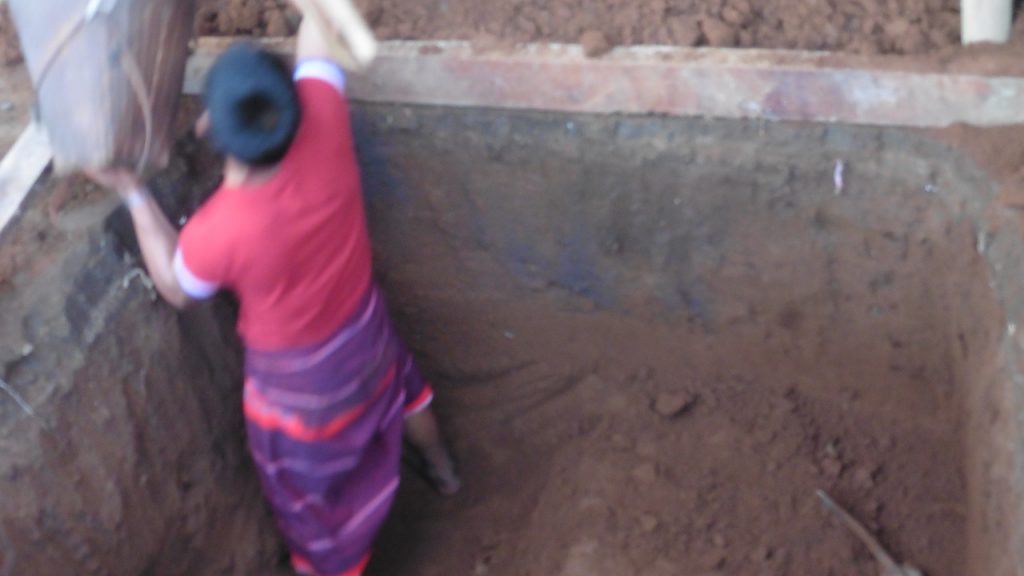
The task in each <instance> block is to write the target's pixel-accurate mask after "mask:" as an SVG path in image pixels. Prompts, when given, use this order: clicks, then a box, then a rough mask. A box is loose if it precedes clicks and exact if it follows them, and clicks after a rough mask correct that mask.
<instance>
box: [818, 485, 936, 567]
mask: <svg viewBox="0 0 1024 576" xmlns="http://www.w3.org/2000/svg"><path fill="white" fill-rule="evenodd" d="M817 494H818V498H820V499H821V502H822V504H824V505H825V508H826V509H827V510H828V511H829V512H831V513H832V514H835V516H836V518H838V519H839V521H840V522H841V523H842V524H843V525H844V526H846V528H847V529H848V530H849V531H850V532H853V535H854V536H856V537H857V539H858V540H860V541H861V542H863V543H864V546H866V547H867V549H868V550H869V551H870V552H871V555H872V556H874V557H875V561H877V562H878V567H879V569H880V572H879V574H880V576H924V572H921V571H920V570H918V569H917V568H914V567H913V566H911V565H909V564H897V563H896V561H895V560H893V558H892V556H891V555H890V554H889V553H888V552H887V551H886V550H885V548H883V547H882V544H881V543H880V542H879V541H878V538H875V537H874V536H872V535H871V533H870V532H868V530H867V528H865V527H864V525H863V524H861V523H860V522H858V521H857V520H856V519H855V518H854V517H853V516H850V513H849V512H847V511H846V510H844V509H843V508H842V507H841V506H840V505H839V504H836V502H835V500H833V499H832V498H831V497H830V496H829V495H828V494H826V493H825V491H824V490H818V492H817Z"/></svg>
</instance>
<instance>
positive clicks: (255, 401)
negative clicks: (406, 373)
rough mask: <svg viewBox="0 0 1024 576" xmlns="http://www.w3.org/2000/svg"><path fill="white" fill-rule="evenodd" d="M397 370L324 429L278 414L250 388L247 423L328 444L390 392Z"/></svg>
mask: <svg viewBox="0 0 1024 576" xmlns="http://www.w3.org/2000/svg"><path fill="white" fill-rule="evenodd" d="M395 373H396V367H395V366H392V367H391V368H390V369H389V370H388V372H387V374H385V375H384V378H383V379H382V380H381V382H380V384H378V385H377V389H376V390H375V391H374V393H373V396H372V397H370V398H369V399H368V400H366V401H365V402H363V403H362V404H360V405H358V406H355V407H353V408H350V409H349V410H346V411H345V412H342V413H341V414H339V415H337V416H335V417H334V418H332V419H331V420H330V421H329V422H328V423H327V424H324V425H323V426H309V425H307V424H306V423H305V422H303V421H302V419H301V418H299V417H298V416H296V415H290V416H286V415H284V414H281V413H279V412H278V411H277V410H276V409H275V408H274V407H273V406H272V405H270V404H269V403H268V402H267V400H266V399H265V398H264V397H263V396H262V395H261V394H260V393H259V392H258V391H257V390H256V387H255V386H251V387H249V389H248V390H247V391H246V394H245V401H244V402H243V406H244V410H245V417H246V419H247V420H248V421H249V422H251V423H252V424H255V425H256V426H259V427H260V428H263V429H264V430H278V431H280V432H281V433H283V434H285V435H287V436H289V437H291V438H293V439H295V440H300V441H302V442H315V441H317V440H326V439H327V438H331V437H332V436H334V435H336V434H337V433H339V432H341V431H342V430H344V429H345V428H346V427H347V426H348V425H349V424H351V423H352V422H354V421H355V420H356V419H357V418H359V417H360V416H362V415H363V413H364V412H366V410H367V408H369V407H370V406H372V405H373V403H374V402H376V401H377V400H378V399H380V397H381V396H382V395H383V394H384V392H386V391H387V390H388V387H389V385H390V384H391V383H392V381H394V379H395Z"/></svg>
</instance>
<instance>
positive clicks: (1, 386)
mask: <svg viewBox="0 0 1024 576" xmlns="http://www.w3.org/2000/svg"><path fill="white" fill-rule="evenodd" d="M0 390H3V391H4V392H7V394H8V395H9V396H10V397H11V398H14V401H15V402H17V403H18V406H20V407H21V409H22V410H24V411H25V414H28V415H29V416H31V417H33V418H39V415H38V414H36V411H35V410H33V409H32V405H31V404H29V403H28V402H26V401H25V399H24V398H22V397H21V394H18V392H17V391H16V390H15V389H14V388H11V387H10V386H8V385H7V382H4V381H3V380H2V379H0Z"/></svg>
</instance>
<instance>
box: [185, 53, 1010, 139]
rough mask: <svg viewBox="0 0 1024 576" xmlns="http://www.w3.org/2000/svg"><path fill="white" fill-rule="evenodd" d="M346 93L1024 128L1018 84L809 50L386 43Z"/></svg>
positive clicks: (201, 57)
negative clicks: (850, 64)
mask: <svg viewBox="0 0 1024 576" xmlns="http://www.w3.org/2000/svg"><path fill="white" fill-rule="evenodd" d="M228 42H229V41H225V40H224V39H217V40H214V41H210V40H208V39H201V40H200V41H199V42H198V45H197V50H196V53H195V55H194V58H193V62H192V63H191V65H190V67H189V72H188V74H187V82H186V91H187V92H189V93H191V94H197V93H198V92H199V91H200V89H201V86H202V79H203V77H204V76H205V73H206V71H207V70H208V69H209V65H210V63H212V61H213V60H214V59H215V58H216V55H217V54H218V53H219V52H220V51H221V50H223V47H224V46H225V45H227V43H228ZM270 46H271V47H273V48H275V49H278V50H281V51H282V52H288V51H289V50H290V49H291V45H290V44H289V43H287V42H282V41H280V40H276V41H274V42H273V43H272V44H270ZM349 86H350V93H351V95H352V97H353V99H356V100H363V101H368V102H392V103H400V104H426V105H438V106H467V107H495V108H511V109H529V110H557V111H566V112H585V113H598V114H611V113H627V114H651V113H654V114H666V115H672V116H702V117H715V118H756V119H767V120H788V121H800V122H824V123H848V124H868V125H880V126H908V127H944V126H948V125H951V124H955V123H967V124H973V125H978V126H997V125H1006V124H1017V123H1021V122H1024V78H1016V77H992V76H985V75H983V74H935V73H920V72H907V71H893V70H872V69H864V68H843V67H834V66H831V65H830V64H829V63H828V60H827V55H825V54H822V53H808V52H779V51H766V50H720V49H690V48H672V47H656V46H641V47H627V48H617V49H615V50H613V51H612V52H611V53H609V54H608V55H607V56H605V57H603V58H600V59H596V60H595V59H587V58H586V57H585V56H584V55H583V52H582V49H581V48H580V47H579V46H576V45H528V46H525V47H522V48H518V49H515V50H511V51H504V52H490V53H488V52H479V51H476V50H474V49H473V48H472V47H471V45H469V44H468V43H462V42H440V43H439V42H384V43H382V44H381V52H380V54H379V55H378V58H377V61H376V62H375V64H374V66H373V67H372V68H371V69H370V70H368V71H367V72H366V73H365V74H364V75H354V76H353V77H352V78H351V81H350V82H349Z"/></svg>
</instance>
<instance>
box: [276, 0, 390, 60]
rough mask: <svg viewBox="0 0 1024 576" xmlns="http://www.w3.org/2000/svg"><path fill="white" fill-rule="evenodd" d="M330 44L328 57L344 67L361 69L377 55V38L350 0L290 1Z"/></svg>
mask: <svg viewBox="0 0 1024 576" xmlns="http://www.w3.org/2000/svg"><path fill="white" fill-rule="evenodd" d="M292 3H293V4H294V5H295V7H296V8H298V9H299V11H300V12H302V15H303V17H305V18H309V19H310V20H312V22H313V23H314V25H315V26H318V27H319V28H320V30H321V31H322V32H323V34H324V37H325V38H327V39H328V41H329V42H330V47H329V48H330V50H331V56H332V57H334V58H335V59H337V61H338V62H340V63H341V64H342V65H343V66H344V67H345V68H348V69H351V70H363V69H365V68H366V67H367V66H369V65H370V63H371V62H373V59H374V58H375V57H376V56H377V39H376V38H374V36H373V32H372V31H371V30H370V27H369V25H367V24H366V21H365V20H364V19H363V17H362V15H360V13H359V10H358V9H356V7H355V5H353V4H352V2H351V0H292Z"/></svg>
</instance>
